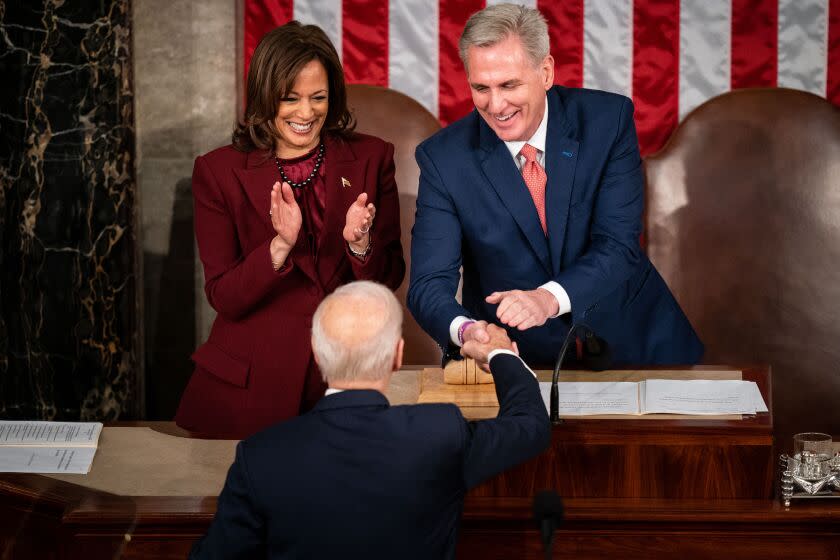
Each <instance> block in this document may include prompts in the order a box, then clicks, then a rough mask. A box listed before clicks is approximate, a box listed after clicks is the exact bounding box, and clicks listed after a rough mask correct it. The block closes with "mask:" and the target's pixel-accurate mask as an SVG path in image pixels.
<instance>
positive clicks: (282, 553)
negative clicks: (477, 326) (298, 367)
mask: <svg viewBox="0 0 840 560" xmlns="http://www.w3.org/2000/svg"><path fill="white" fill-rule="evenodd" d="M401 325H402V308H401V306H400V304H399V303H398V302H397V300H396V298H395V297H394V295H393V294H392V293H391V291H390V290H389V289H388V288H386V287H384V286H381V285H379V284H374V283H372V282H353V283H350V284H347V285H345V286H343V287H341V288H339V289H337V290H336V291H335V292H334V293H333V294H331V295H329V296H328V297H327V298H325V299H324V301H323V302H321V305H320V306H319V307H318V310H317V311H316V313H315V316H314V318H313V324H312V348H313V353H314V356H315V359H316V361H317V362H318V365H319V367H320V369H321V373H322V375H323V376H324V379H325V380H326V381H327V383H328V384H329V387H330V388H329V390H328V391H327V394H326V396H324V398H322V399H321V401H319V402H318V404H316V405H315V407H314V408H313V409H312V410H311V411H310V412H308V413H307V414H305V415H303V416H299V417H297V418H293V419H291V420H288V421H286V422H282V423H280V424H277V425H275V426H273V427H271V428H269V429H267V430H265V431H263V432H260V433H258V434H256V435H254V436H252V437H250V438H248V439H246V440H244V441H242V442H240V443H239V445H238V446H237V448H236V459H235V462H234V463H233V465H232V466H231V468H230V471H229V472H228V477H227V481H226V482H225V487H224V489H223V490H222V493H221V495H220V496H219V503H218V509H217V512H216V517H215V519H214V520H213V523H212V525H211V526H210V529H209V531H208V533H207V535H206V536H205V537H204V538H203V539H202V540H201V541H199V542H198V543H197V544H196V545H195V547H194V548H193V551H192V554H191V558H220V559H221V558H248V559H250V558H348V559H353V558H360V559H365V560H369V559H377V558H383V559H385V558H387V559H391V558H401V559H402V558H418V559H419V558H423V559H428V558H453V557H454V551H455V540H456V537H457V529H458V520H459V518H460V515H461V510H462V507H463V500H464V494H465V493H466V491H467V490H468V489H470V488H472V487H473V486H475V485H477V484H478V483H480V482H481V481H483V480H485V479H487V478H488V477H491V476H493V475H495V474H497V473H499V472H501V471H503V470H505V469H507V468H510V467H512V466H514V465H516V464H517V463H520V462H522V461H525V460H526V459H528V458H530V457H533V456H535V455H537V454H538V453H540V452H541V451H542V450H543V449H545V448H546V447H547V446H548V444H549V440H550V426H549V422H548V415H547V414H546V410H545V405H544V404H543V401H542V398H541V396H540V391H539V385H538V383H537V381H536V377H535V376H534V374H533V372H532V371H531V370H530V369H528V367H527V366H526V365H525V364H524V362H523V361H522V360H521V359H520V358H519V357H518V356H517V355H516V354H515V352H514V351H515V346H514V345H513V344H512V343H511V341H510V339H509V338H508V337H507V335H506V334H505V331H504V330H503V329H501V328H498V327H495V326H493V325H491V326H489V328H488V330H487V333H486V334H487V335H488V336H487V341H486V343H478V342H476V341H471V342H470V343H468V344H465V345H464V348H463V349H462V351H463V352H464V353H465V355H469V356H471V357H474V358H476V359H478V360H480V361H483V362H488V363H489V365H490V370H491V372H492V373H493V377H494V380H495V384H496V394H497V396H498V398H499V404H500V407H499V415H498V417H497V418H495V419H492V420H482V421H477V422H467V421H466V420H465V419H464V417H463V416H462V415H461V412H460V410H459V409H458V407H456V406H455V405H452V404H424V405H413V406H389V404H388V400H387V399H386V398H385V396H384V394H383V393H384V392H385V389H386V388H387V387H388V382H389V381H390V379H391V374H392V373H393V372H394V371H396V370H398V369H399V368H400V365H401V362H402V350H403V340H402V338H401ZM278 359H279V360H282V356H278Z"/></svg>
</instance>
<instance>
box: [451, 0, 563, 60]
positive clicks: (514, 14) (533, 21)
mask: <svg viewBox="0 0 840 560" xmlns="http://www.w3.org/2000/svg"><path fill="white" fill-rule="evenodd" d="M510 35H514V36H516V37H519V40H520V41H522V46H523V47H524V48H525V53H526V54H527V55H528V58H529V59H530V60H531V62H532V63H533V65H534V66H538V65H539V64H540V63H541V62H542V61H543V59H544V58H545V57H546V56H548V53H549V52H550V44H549V41H548V23H546V21H545V18H544V17H543V15H542V14H541V13H540V12H539V10H535V9H533V8H526V7H525V6H520V5H518V4H495V5H493V6H487V7H486V8H484V9H483V10H481V11H478V12H476V13H474V14H473V15H471V16H470V19H468V20H467V24H466V25H465V26H464V32H463V33H461V39H460V40H459V41H458V52H459V54H460V55H461V62H463V63H464V68H465V69H466V70H467V72H468V73H469V70H470V68H469V65H468V64H467V50H469V48H470V47H492V46H493V45H495V44H496V43H498V42H500V41H503V40H504V39H506V38H507V37H508V36H510Z"/></svg>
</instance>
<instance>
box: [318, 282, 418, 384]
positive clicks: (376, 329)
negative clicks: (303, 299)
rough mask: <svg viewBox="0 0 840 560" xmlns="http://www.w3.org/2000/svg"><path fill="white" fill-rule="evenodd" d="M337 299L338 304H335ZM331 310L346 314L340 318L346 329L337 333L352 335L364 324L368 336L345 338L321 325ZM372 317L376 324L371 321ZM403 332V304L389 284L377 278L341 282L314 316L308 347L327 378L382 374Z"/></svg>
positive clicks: (372, 377) (388, 369)
mask: <svg viewBox="0 0 840 560" xmlns="http://www.w3.org/2000/svg"><path fill="white" fill-rule="evenodd" d="M342 304H343V305H342ZM336 305H340V306H342V307H340V308H338V309H336ZM333 313H344V314H345V315H344V316H343V317H342V321H341V323H342V325H341V326H342V329H345V330H344V331H342V333H338V334H347V335H349V337H350V338H352V335H351V333H349V332H348V330H350V331H353V332H355V333H358V332H359V331H358V330H356V329H357V328H358V327H359V326H362V325H363V329H361V330H363V331H367V333H366V334H367V336H366V338H364V339H362V340H353V343H352V344H349V343H348V342H347V338H346V337H341V336H338V337H336V336H335V335H336V334H337V333H335V332H328V330H329V329H327V330H325V328H324V322H325V317H328V316H329V315H330V314H333ZM371 319H373V320H374V321H377V320H378V324H377V323H374V325H373V327H371V324H370V321H371ZM330 320H333V321H334V318H332V317H331V318H330ZM328 322H329V321H328ZM401 336H402V306H401V305H400V303H399V302H398V301H397V298H396V297H395V296H394V294H393V292H391V290H389V289H388V288H386V287H385V286H383V285H381V284H377V283H375V282H369V281H358V282H351V283H350V284H346V285H344V286H341V287H340V288H338V289H337V290H336V291H335V292H333V293H332V294H330V295H328V296H327V297H326V298H324V301H322V302H321V304H320V305H319V306H318V309H317V310H316V311H315V316H314V317H313V318H312V351H313V352H314V353H315V359H316V360H317V361H318V366H319V367H320V369H321V376H322V377H323V378H324V381H326V382H327V383H330V382H334V381H356V380H364V381H378V380H380V379H383V378H384V377H385V376H386V375H387V374H388V373H390V372H391V368H392V365H393V363H394V354H395V351H396V347H397V343H398V342H399V340H400V337H401Z"/></svg>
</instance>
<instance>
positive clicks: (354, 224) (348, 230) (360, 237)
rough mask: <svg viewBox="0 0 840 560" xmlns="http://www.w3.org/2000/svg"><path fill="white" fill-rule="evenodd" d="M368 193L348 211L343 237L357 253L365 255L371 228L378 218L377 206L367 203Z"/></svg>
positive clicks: (360, 197) (362, 195) (361, 196)
mask: <svg viewBox="0 0 840 560" xmlns="http://www.w3.org/2000/svg"><path fill="white" fill-rule="evenodd" d="M367 198H368V195H367V193H362V194H360V195H359V196H358V198H356V200H355V201H354V202H353V204H351V205H350V208H348V209H347V218H346V220H345V223H344V231H343V232H342V235H343V236H344V240H345V241H346V242H347V243H349V244H350V247H351V248H353V250H355V251H356V252H357V253H363V252H364V251H365V250H366V249H367V248H368V245H369V244H370V228H371V226H373V219H374V218H375V217H376V206H374V205H373V203H370V204H368V203H367Z"/></svg>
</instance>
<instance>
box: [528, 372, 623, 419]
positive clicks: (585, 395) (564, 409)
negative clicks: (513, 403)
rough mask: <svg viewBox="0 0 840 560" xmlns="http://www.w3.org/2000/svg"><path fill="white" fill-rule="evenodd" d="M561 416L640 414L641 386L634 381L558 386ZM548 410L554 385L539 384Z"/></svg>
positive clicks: (573, 383) (588, 382)
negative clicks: (639, 392)
mask: <svg viewBox="0 0 840 560" xmlns="http://www.w3.org/2000/svg"><path fill="white" fill-rule="evenodd" d="M557 387H558V389H559V396H560V399H559V404H560V407H559V412H560V414H561V415H562V416H589V415H594V414H638V413H639V400H638V391H639V385H638V383H636V382H633V381H616V382H600V381H578V382H563V383H558V384H557ZM540 392H541V393H542V397H543V402H544V403H545V407H546V410H548V409H549V398H550V395H551V383H547V382H542V383H540Z"/></svg>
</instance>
